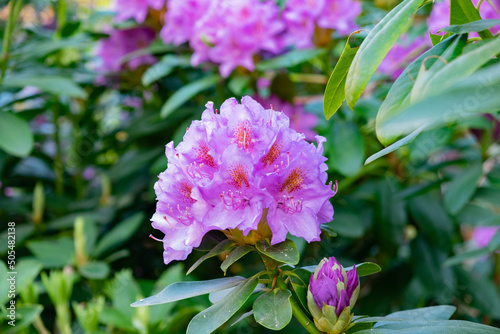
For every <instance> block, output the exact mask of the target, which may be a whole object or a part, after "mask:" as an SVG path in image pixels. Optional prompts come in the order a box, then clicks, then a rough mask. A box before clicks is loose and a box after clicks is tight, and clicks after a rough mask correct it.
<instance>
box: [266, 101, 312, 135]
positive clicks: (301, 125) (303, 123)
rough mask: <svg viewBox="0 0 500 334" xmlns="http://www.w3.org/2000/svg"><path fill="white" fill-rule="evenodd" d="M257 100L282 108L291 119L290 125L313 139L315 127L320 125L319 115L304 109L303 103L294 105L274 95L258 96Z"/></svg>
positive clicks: (269, 105)
mask: <svg viewBox="0 0 500 334" xmlns="http://www.w3.org/2000/svg"><path fill="white" fill-rule="evenodd" d="M256 100H257V101H258V102H259V103H260V104H262V105H263V106H264V107H269V108H271V106H272V108H273V109H274V110H280V111H282V112H283V113H284V114H285V115H287V116H288V118H289V119H290V127H291V128H292V129H294V130H295V131H297V132H299V133H303V134H304V135H305V137H306V139H307V140H309V141H313V140H314V138H315V136H316V135H317V132H316V131H315V130H314V127H315V126H316V125H318V116H316V115H315V114H312V113H307V112H305V111H304V107H303V106H301V105H293V104H291V103H289V102H287V101H283V100H282V99H280V98H279V97H277V96H274V95H272V96H271V97H269V98H268V99H263V98H261V97H256Z"/></svg>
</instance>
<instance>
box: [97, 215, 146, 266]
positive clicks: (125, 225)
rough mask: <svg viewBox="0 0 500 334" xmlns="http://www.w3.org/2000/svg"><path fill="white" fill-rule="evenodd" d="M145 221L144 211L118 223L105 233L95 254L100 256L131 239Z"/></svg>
mask: <svg viewBox="0 0 500 334" xmlns="http://www.w3.org/2000/svg"><path fill="white" fill-rule="evenodd" d="M143 221H144V213H142V212H138V213H136V214H135V215H133V216H131V217H129V218H127V219H125V220H124V221H122V222H120V223H119V224H117V225H116V226H115V227H114V228H113V229H111V230H110V231H108V232H107V233H106V234H104V237H102V239H101V240H100V241H99V242H98V243H97V246H96V248H95V250H94V252H93V256H94V257H100V256H101V255H103V254H104V253H106V252H108V251H109V250H112V249H114V248H116V247H118V246H119V245H121V244H122V243H124V242H125V241H127V240H128V239H130V237H131V236H132V235H133V234H134V233H135V231H137V229H138V228H139V226H141V224H142V222H143Z"/></svg>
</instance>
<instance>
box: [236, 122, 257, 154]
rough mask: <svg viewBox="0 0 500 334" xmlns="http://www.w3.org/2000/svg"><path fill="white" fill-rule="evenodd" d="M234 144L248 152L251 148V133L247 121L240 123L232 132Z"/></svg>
mask: <svg viewBox="0 0 500 334" xmlns="http://www.w3.org/2000/svg"><path fill="white" fill-rule="evenodd" d="M234 138H235V142H236V143H237V144H238V147H239V148H243V149H246V150H250V149H252V147H253V142H252V138H253V131H252V127H251V126H250V123H248V121H244V122H240V123H239V124H238V127H237V128H236V130H235V131H234Z"/></svg>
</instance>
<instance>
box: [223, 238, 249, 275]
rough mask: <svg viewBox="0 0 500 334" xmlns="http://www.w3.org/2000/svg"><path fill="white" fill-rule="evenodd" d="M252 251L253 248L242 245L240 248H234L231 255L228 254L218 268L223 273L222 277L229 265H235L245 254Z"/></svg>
mask: <svg viewBox="0 0 500 334" xmlns="http://www.w3.org/2000/svg"><path fill="white" fill-rule="evenodd" d="M252 250H254V248H253V247H252V246H250V245H244V246H240V247H238V248H236V249H235V250H233V251H232V252H231V253H229V255H228V256H227V257H226V259H225V260H224V262H222V264H221V265H220V268H221V269H222V271H223V272H224V275H226V271H227V269H228V268H229V266H230V265H232V264H233V263H235V262H236V261H238V260H239V259H241V258H242V257H243V256H245V255H246V254H248V253H249V252H251V251H252Z"/></svg>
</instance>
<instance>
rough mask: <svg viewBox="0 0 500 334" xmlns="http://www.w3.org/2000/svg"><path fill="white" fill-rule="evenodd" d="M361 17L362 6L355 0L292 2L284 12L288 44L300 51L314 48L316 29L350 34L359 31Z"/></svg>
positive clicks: (295, 0) (290, 1)
mask: <svg viewBox="0 0 500 334" xmlns="http://www.w3.org/2000/svg"><path fill="white" fill-rule="evenodd" d="M359 14H361V3H360V2H356V1H353V0H307V1H304V0H289V1H287V2H286V6H285V9H284V11H283V21H284V22H285V23H286V28H287V33H286V36H285V40H286V43H287V44H288V45H295V46H296V47H297V48H305V47H311V46H313V43H312V38H313V35H314V30H315V28H316V26H318V27H320V28H325V29H335V30H337V31H338V33H339V34H340V35H343V36H346V35H349V34H350V33H351V32H353V31H355V30H356V29H358V26H357V25H356V22H355V20H356V18H357V17H358V16H359Z"/></svg>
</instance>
